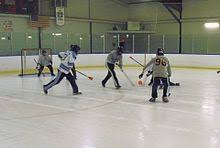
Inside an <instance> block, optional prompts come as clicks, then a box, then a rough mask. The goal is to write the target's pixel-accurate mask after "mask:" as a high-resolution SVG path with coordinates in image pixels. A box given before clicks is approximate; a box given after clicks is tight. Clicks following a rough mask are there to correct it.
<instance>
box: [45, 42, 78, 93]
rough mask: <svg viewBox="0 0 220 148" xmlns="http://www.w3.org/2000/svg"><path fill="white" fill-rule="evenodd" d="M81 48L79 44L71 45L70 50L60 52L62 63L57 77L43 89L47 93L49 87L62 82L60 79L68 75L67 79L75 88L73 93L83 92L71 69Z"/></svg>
mask: <svg viewBox="0 0 220 148" xmlns="http://www.w3.org/2000/svg"><path fill="white" fill-rule="evenodd" d="M79 50H80V47H79V46H78V45H71V46H70V50H68V51H67V52H60V53H59V54H58V57H59V58H60V60H61V64H60V66H59V67H58V74H57V76H56V77H55V79H53V80H52V81H51V82H49V83H48V84H46V85H44V87H43V90H44V93H45V94H47V93H48V89H50V88H51V87H53V86H54V85H57V84H58V83H60V81H61V80H62V79H63V78H64V77H66V78H67V80H68V81H69V82H70V84H71V86H72V89H73V95H78V94H81V92H79V89H78V86H77V85H76V82H75V77H74V76H73V75H72V73H71V72H70V70H71V69H72V68H73V67H74V61H75V60H76V56H77V54H78V52H79Z"/></svg>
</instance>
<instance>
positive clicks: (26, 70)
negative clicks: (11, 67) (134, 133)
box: [19, 48, 52, 76]
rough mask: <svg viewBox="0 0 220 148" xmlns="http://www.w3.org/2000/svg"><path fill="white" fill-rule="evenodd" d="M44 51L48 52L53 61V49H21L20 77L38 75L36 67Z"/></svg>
mask: <svg viewBox="0 0 220 148" xmlns="http://www.w3.org/2000/svg"><path fill="white" fill-rule="evenodd" d="M42 50H45V51H47V53H48V55H49V56H50V57H51V59H52V49H51V48H23V49H21V73H20V74H19V76H25V75H35V74H37V73H38V71H37V69H36V66H37V63H36V62H37V61H38V59H39V55H40V54H41V53H42Z"/></svg>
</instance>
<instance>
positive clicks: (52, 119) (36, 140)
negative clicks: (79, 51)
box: [0, 68, 220, 148]
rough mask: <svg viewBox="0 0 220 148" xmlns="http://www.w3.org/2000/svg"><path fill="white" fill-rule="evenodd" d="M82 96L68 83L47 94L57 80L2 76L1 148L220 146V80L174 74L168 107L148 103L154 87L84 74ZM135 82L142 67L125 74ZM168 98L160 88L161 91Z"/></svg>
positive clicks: (205, 74) (211, 75)
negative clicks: (115, 82)
mask: <svg viewBox="0 0 220 148" xmlns="http://www.w3.org/2000/svg"><path fill="white" fill-rule="evenodd" d="M82 71H83V72H85V73H87V74H89V75H92V76H93V77H94V80H93V81H89V80H87V79H85V78H84V77H82V76H80V75H79V74H78V81H77V83H78V85H79V88H80V90H81V91H82V92H83V94H82V95H80V96H72V94H71V93H72V92H71V87H70V85H69V84H68V82H67V81H66V80H65V79H64V80H63V81H62V82H61V83H60V84H59V85H57V86H55V87H54V88H52V89H51V90H49V94H48V95H44V94H43V92H42V85H43V84H45V83H47V82H49V81H50V79H51V78H50V77H42V78H40V79H39V78H37V77H36V76H27V77H24V78H21V77H18V76H7V77H6V76H1V77H0V148H219V147H220V85H219V84H220V75H217V74H216V72H215V71H210V70H209V71H208V70H192V69H174V70H173V77H172V81H173V82H180V83H181V86H179V87H172V88H171V96H170V98H169V99H170V102H169V103H163V102H162V101H161V97H159V98H158V100H157V102H156V103H149V102H148V101H147V100H148V99H149V98H150V93H151V88H150V87H148V86H147V87H138V86H136V87H132V86H130V85H129V83H128V82H127V81H126V79H125V78H124V77H123V75H122V74H121V73H120V71H117V74H118V77H119V80H120V83H121V85H122V88H121V89H120V90H116V89H114V87H113V82H112V80H110V81H109V83H108V84H107V87H106V88H102V87H101V85H100V81H101V80H102V78H103V77H104V76H105V74H106V71H105V70H95V71H94V70H82ZM126 72H127V74H128V75H129V76H130V77H131V78H132V80H133V81H134V82H135V83H136V82H137V80H138V79H137V76H138V74H139V73H140V69H137V68H129V69H126ZM159 93H160V95H161V90H159Z"/></svg>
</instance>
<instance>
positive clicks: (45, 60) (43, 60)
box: [37, 50, 55, 77]
mask: <svg viewBox="0 0 220 148" xmlns="http://www.w3.org/2000/svg"><path fill="white" fill-rule="evenodd" d="M37 64H38V65H37V67H38V68H37V69H38V75H37V76H38V77H40V75H41V73H42V71H43V70H44V67H45V66H46V67H48V69H49V70H50V74H51V76H55V75H54V73H53V67H52V64H53V62H52V59H51V57H50V56H49V55H48V54H47V51H46V50H42V53H41V55H40V56H39V59H38V62H37Z"/></svg>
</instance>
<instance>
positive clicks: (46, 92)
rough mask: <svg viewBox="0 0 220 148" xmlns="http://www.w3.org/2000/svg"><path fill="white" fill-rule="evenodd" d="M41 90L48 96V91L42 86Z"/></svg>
mask: <svg viewBox="0 0 220 148" xmlns="http://www.w3.org/2000/svg"><path fill="white" fill-rule="evenodd" d="M43 90H44V93H45V94H48V91H47V90H46V88H45V86H43Z"/></svg>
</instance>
